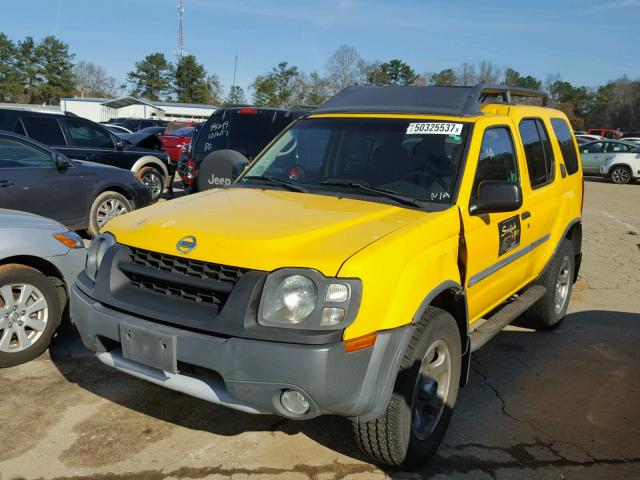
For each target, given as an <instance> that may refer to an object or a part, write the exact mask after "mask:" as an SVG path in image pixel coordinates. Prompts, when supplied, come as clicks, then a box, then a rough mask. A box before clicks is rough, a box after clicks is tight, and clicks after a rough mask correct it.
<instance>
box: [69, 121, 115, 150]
mask: <svg viewBox="0 0 640 480" xmlns="http://www.w3.org/2000/svg"><path fill="white" fill-rule="evenodd" d="M66 122H67V128H68V129H69V135H71V138H72V139H73V143H74V144H75V145H77V146H79V147H91V148H113V140H111V136H110V135H109V133H107V130H106V129H104V128H100V127H96V126H94V125H92V124H91V123H89V122H84V121H82V120H76V119H74V118H67V119H66Z"/></svg>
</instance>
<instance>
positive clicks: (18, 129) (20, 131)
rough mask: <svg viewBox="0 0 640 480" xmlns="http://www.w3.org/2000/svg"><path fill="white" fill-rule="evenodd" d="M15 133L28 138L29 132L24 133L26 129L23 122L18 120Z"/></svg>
mask: <svg viewBox="0 0 640 480" xmlns="http://www.w3.org/2000/svg"><path fill="white" fill-rule="evenodd" d="M13 131H14V132H15V133H18V134H20V135H24V136H25V137H26V136H27V132H25V131H24V127H23V126H22V122H21V121H20V120H18V122H17V123H16V127H15V128H14V129H13Z"/></svg>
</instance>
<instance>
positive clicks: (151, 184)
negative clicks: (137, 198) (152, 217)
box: [140, 172, 162, 200]
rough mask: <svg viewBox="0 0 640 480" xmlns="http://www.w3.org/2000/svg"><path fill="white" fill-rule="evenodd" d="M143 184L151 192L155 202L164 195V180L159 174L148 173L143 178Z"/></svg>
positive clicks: (141, 179)
mask: <svg viewBox="0 0 640 480" xmlns="http://www.w3.org/2000/svg"><path fill="white" fill-rule="evenodd" d="M140 181H141V182H142V184H143V185H144V186H145V187H147V188H148V189H149V190H150V191H151V197H152V198H153V199H154V200H155V199H156V198H158V197H159V196H160V194H161V193H162V178H160V174H159V173H157V172H147V173H145V174H144V175H143V176H142V177H141V178H140Z"/></svg>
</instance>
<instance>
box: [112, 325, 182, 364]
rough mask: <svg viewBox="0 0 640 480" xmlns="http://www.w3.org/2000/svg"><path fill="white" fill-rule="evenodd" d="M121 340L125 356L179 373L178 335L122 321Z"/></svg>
mask: <svg viewBox="0 0 640 480" xmlns="http://www.w3.org/2000/svg"><path fill="white" fill-rule="evenodd" d="M120 341H121V344H122V356H123V357H125V358H128V359H129V360H133V361H134V362H138V363H142V364H143V365H146V366H148V367H151V368H157V369H160V370H164V371H165V372H170V373H178V361H177V358H176V344H177V337H176V335H167V334H166V333H162V332H159V331H157V330H154V329H149V328H145V327H140V326H138V325H132V324H130V323H127V322H122V323H121V324H120Z"/></svg>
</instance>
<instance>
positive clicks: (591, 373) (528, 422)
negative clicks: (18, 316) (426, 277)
mask: <svg viewBox="0 0 640 480" xmlns="http://www.w3.org/2000/svg"><path fill="white" fill-rule="evenodd" d="M586 189H587V197H586V203H585V218H584V227H585V229H584V239H585V244H584V262H583V268H582V272H581V278H580V280H579V282H578V283H577V284H576V288H575V291H574V294H573V299H572V304H571V307H570V312H571V313H570V315H568V317H567V318H566V320H565V321H564V323H563V324H562V325H561V326H560V328H558V329H557V330H555V331H553V332H544V333H543V332H533V331H530V330H526V329H519V328H516V327H510V328H509V330H508V331H505V332H503V333H501V334H500V335H499V336H498V337H496V338H495V339H494V340H493V341H492V342H490V343H489V344H488V345H487V346H485V347H484V348H483V349H482V350H481V351H479V352H478V353H477V354H475V355H474V359H473V371H472V373H471V379H470V384H469V385H468V386H467V387H466V388H465V389H464V390H463V391H462V392H461V398H460V400H459V403H458V405H457V408H456V411H455V413H454V418H453V422H452V425H451V428H450V430H449V433H448V434H447V436H446V438H445V443H444V445H443V446H442V447H441V448H440V450H439V452H438V454H437V456H436V457H435V458H434V459H433V460H432V461H431V463H430V465H429V467H428V468H427V469H426V470H424V471H422V472H419V473H405V472H393V471H388V472H385V471H382V470H380V469H378V468H376V467H374V466H372V465H370V464H369V463H367V461H366V459H364V458H363V457H362V456H361V455H360V454H359V453H358V452H357V450H355V449H354V447H353V446H352V443H351V438H350V430H349V426H348V424H347V422H346V421H344V420H342V419H340V418H333V417H321V418H318V419H315V420H313V421H309V422H304V423H300V422H292V421H287V420H283V419H280V418H277V417H271V416H250V415H246V414H241V413H238V412H234V411H232V410H227V409H225V408H221V407H217V406H215V405H210V404H207V403H205V402H202V401H199V400H195V399H192V398H189V397H186V396H184V395H181V394H177V393H173V392H170V391H167V390H163V389H161V388H158V387H155V386H152V385H148V384H146V383H144V382H142V381H139V380H136V379H134V378H131V377H128V376H126V375H124V374H120V373H117V372H115V371H112V370H109V369H107V368H106V367H102V366H101V365H100V364H99V363H98V362H97V361H96V360H94V359H93V358H92V357H90V356H89V355H87V354H86V353H85V352H84V350H83V348H82V346H81V345H80V344H79V343H78V340H77V338H76V336H75V334H74V333H73V332H72V331H71V330H70V329H67V330H66V331H63V332H61V334H60V335H59V336H58V338H57V339H56V340H55V343H54V345H53V346H52V348H51V353H50V355H49V354H45V355H43V356H42V357H41V358H39V359H37V360H36V361H33V362H31V363H29V364H27V365H23V366H21V367H16V368H13V369H7V370H3V371H0V392H1V393H0V480H7V479H17V478H25V479H26V478H28V479H35V478H42V479H58V480H60V479H68V478H76V477H82V478H85V477H88V478H92V479H94V480H128V479H138V478H139V479H148V480H155V479H161V478H167V477H168V478H176V479H203V478H207V479H209V478H211V479H214V478H215V479H217V478H228V477H232V478H233V479H248V478H250V479H262V478H282V479H285V478H286V479H289V478H292V479H296V478H300V479H312V480H329V479H342V478H349V479H370V478H374V479H375V478H397V479H405V478H406V479H413V478H452V479H492V478H494V479H511V478H514V479H519V480H520V479H523V478H544V479H547V478H548V479H565V478H566V479H593V478H602V479H622V478H629V479H637V478H640V415H638V411H639V410H640V348H639V346H640V235H639V234H640V185H624V186H617V185H612V184H608V183H603V182H599V181H587V182H586Z"/></svg>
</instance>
